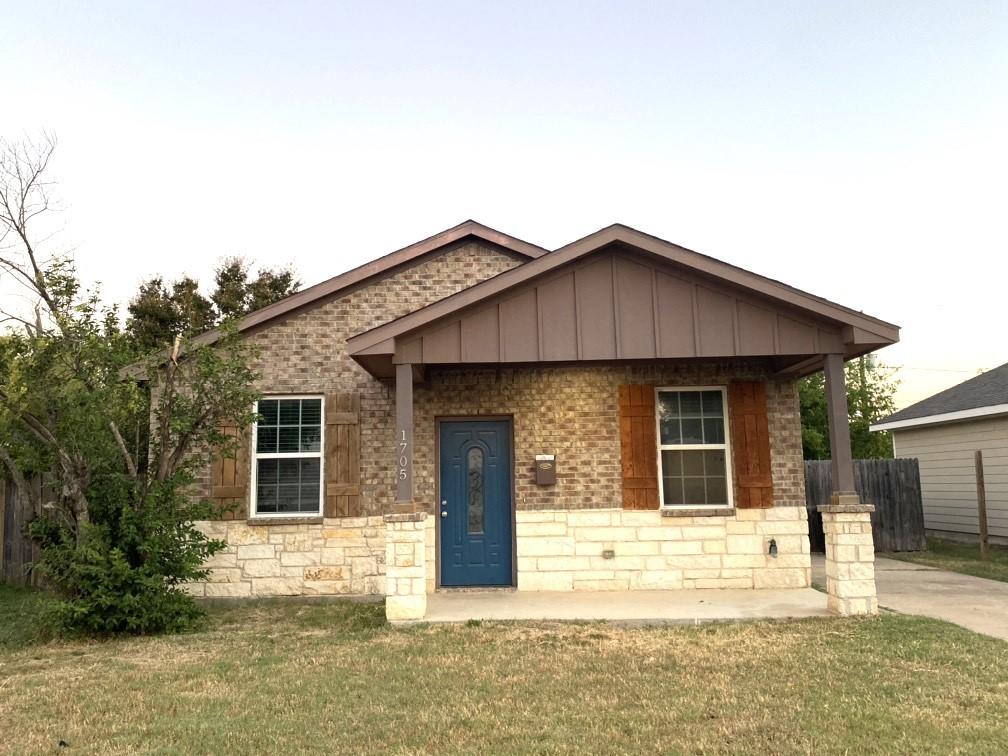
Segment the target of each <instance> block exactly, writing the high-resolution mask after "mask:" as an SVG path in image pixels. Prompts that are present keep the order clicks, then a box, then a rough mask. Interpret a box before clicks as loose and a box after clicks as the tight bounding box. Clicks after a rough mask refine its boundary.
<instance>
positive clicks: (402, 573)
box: [385, 512, 427, 622]
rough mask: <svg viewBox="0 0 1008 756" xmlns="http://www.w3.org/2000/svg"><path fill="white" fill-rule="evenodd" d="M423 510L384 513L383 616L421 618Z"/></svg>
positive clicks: (423, 602) (424, 573)
mask: <svg viewBox="0 0 1008 756" xmlns="http://www.w3.org/2000/svg"><path fill="white" fill-rule="evenodd" d="M426 519H427V514H426V512H408V513H400V514H389V515H385V617H386V619H388V621H389V622H403V621H409V620H421V619H423V618H424V615H425V614H426V613H427V563H426V559H427V553H426V548H425V546H426V544H425V535H426V523H425V520H426Z"/></svg>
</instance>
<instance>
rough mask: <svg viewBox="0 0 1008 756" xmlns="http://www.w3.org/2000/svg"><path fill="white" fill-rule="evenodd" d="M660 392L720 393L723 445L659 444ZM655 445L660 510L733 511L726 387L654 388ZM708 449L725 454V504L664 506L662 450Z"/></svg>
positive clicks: (733, 488) (732, 479)
mask: <svg viewBox="0 0 1008 756" xmlns="http://www.w3.org/2000/svg"><path fill="white" fill-rule="evenodd" d="M662 391H680V392H684V391H720V392H721V407H722V410H721V411H722V413H724V437H725V440H724V443H723V444H663V443H662V442H661V416H660V413H659V407H660V405H659V403H658V395H659V393H660V392H662ZM655 444H656V446H657V448H658V501H659V502H661V508H662V509H726V508H727V509H734V508H735V484H734V478H733V476H732V454H731V428H730V427H729V419H728V387H727V386H656V387H655ZM708 449H723V450H724V453H725V478H726V480H725V489H726V491H727V493H728V503H727V504H666V503H665V478H664V476H663V475H662V454H661V453H662V450H666V451H695V450H708Z"/></svg>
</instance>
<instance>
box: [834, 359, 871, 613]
mask: <svg viewBox="0 0 1008 756" xmlns="http://www.w3.org/2000/svg"><path fill="white" fill-rule="evenodd" d="M823 374H824V375H825V377H826V409H827V412H826V416H827V418H828V420H829V437H830V457H831V458H832V461H833V495H832V497H831V499H830V503H829V504H827V505H825V506H821V507H819V512H820V513H821V514H822V519H823V532H824V533H825V535H826V595H827V601H826V605H827V606H828V607H829V609H830V611H832V612H836V613H837V614H839V615H841V616H844V617H847V616H851V615H858V614H860V615H870V614H878V599H877V598H876V596H875V546H874V541H873V540H872V527H871V513H872V512H874V511H875V507H874V506H873V505H872V504H865V503H862V502H861V498H860V497H859V496H858V494H857V492H856V491H855V490H854V460H853V457H852V455H851V444H850V423H849V421H848V419H847V387H846V385H845V381H844V358H843V355H841V354H827V355H825V356H824V358H823Z"/></svg>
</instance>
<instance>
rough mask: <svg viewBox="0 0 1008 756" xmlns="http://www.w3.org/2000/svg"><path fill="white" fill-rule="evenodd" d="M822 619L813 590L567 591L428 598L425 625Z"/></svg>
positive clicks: (821, 600)
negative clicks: (510, 621) (479, 622)
mask: <svg viewBox="0 0 1008 756" xmlns="http://www.w3.org/2000/svg"><path fill="white" fill-rule="evenodd" d="M825 616H829V612H828V611H827V610H826V596H825V595H824V594H822V593H820V592H819V591H815V590H813V589H811V588H794V589H786V590H760V591H754V590H741V589H729V590H688V591H611V592H610V591H604V592H587V591H577V592H565V593H560V592H547V591H541V592H540V591H521V592H515V591H488V592H458V593H456V592H439V593H434V594H431V595H428V596H427V614H426V616H425V617H424V619H423V621H424V622H465V621H466V620H567V621H570V620H606V621H611V622H634V623H636V622H659V623H672V624H676V623H678V624H694V623H698V622H714V621H717V620H740V619H790V618H795V617H825Z"/></svg>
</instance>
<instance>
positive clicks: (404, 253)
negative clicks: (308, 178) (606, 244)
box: [127, 220, 548, 370]
mask: <svg viewBox="0 0 1008 756" xmlns="http://www.w3.org/2000/svg"><path fill="white" fill-rule="evenodd" d="M468 237H474V238H476V239H479V240H481V241H484V242H487V243H489V244H493V245H495V246H498V247H501V248H503V249H504V250H506V251H508V252H511V253H513V254H515V255H517V256H519V257H524V258H526V259H529V260H535V259H536V258H539V257H542V256H543V255H545V254H546V253H547V252H548V250H546V249H544V248H542V247H538V246H536V245H535V244H530V243H529V242H527V241H522V240H521V239H518V238H517V237H514V236H510V235H508V234H505V233H503V232H501V231H497V230H496V229H493V228H490V227H489V226H484V225H483V224H482V223H477V222H476V221H474V220H467V221H463V222H462V223H459V224H458V225H457V226H453V227H451V228H449V229H446V230H444V231H441V232H440V233H437V234H434V235H433V236H429V237H427V238H426V239H423V240H422V241H418V242H416V243H415V244H410V245H409V246H408V247H403V248H402V249H398V250H396V251H395V252H390V253H388V254H387V255H383V256H382V257H379V258H377V259H375V260H372V261H371V262H368V263H364V264H363V265H360V266H358V267H356V268H353V269H351V270H348V271H347V272H346V273H341V274H340V275H338V276H334V277H333V278H330V279H328V280H326V281H323V282H322V283H318V284H315V285H314V286H309V287H308V288H307V289H302V290H301V291H298V292H296V293H294V294H291V295H290V296H289V297H285V298H284V299H281V300H280V301H279V302H274V303H273V304H271V305H267V306H266V307H263V308H262V309H260V310H256V311H255V312H252V313H249V314H248V315H246V316H245V317H244V318H242V319H241V320H240V321H238V331H239V332H242V331H247V330H249V329H250V328H255V327H256V326H261V325H263V324H264V323H268V322H269V321H271V320H276V319H277V318H281V317H283V316H284V315H286V314H288V313H290V312H293V311H295V310H300V309H301V308H303V307H307V306H309V305H311V304H313V303H315V302H317V301H318V300H320V299H325V298H326V297H329V296H332V295H333V294H336V293H338V292H340V291H342V290H343V289H347V288H349V287H351V286H355V285H358V284H360V283H362V282H364V281H366V280H368V279H371V278H374V277H376V276H380V275H382V274H386V273H389V272H390V271H392V270H394V269H395V268H398V267H400V266H401V265H405V264H406V263H409V262H412V261H413V260H416V259H417V258H419V257H423V256H424V255H427V254H430V253H431V252H434V251H436V250H438V249H441V248H442V247H446V246H448V245H449V244H454V243H455V242H459V241H462V240H463V239H466V238H468ZM220 336H221V334H220V331H218V330H217V329H216V328H214V329H212V330H210V331H207V332H206V333H202V334H200V335H199V336H197V337H195V338H194V339H193V340H192V342H193V344H194V345H196V344H213V343H215V342H216V341H217V340H218V339H220ZM165 358H167V352H166V353H165ZM138 364H139V363H138ZM130 367H134V366H130ZM128 369H129V368H127V370H128Z"/></svg>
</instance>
